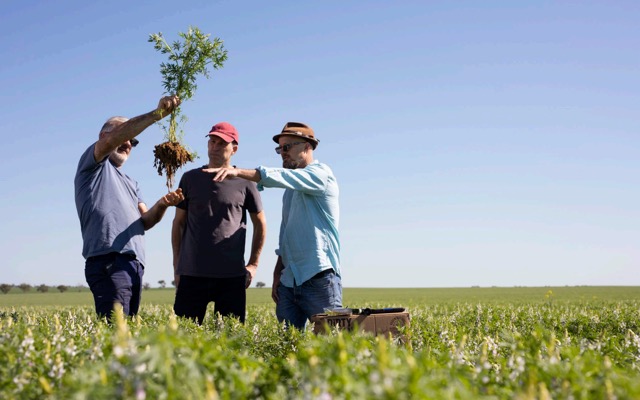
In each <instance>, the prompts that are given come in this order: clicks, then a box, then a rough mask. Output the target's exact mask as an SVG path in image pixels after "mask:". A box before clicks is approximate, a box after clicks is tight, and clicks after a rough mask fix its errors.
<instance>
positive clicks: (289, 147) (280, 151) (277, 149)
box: [276, 142, 307, 154]
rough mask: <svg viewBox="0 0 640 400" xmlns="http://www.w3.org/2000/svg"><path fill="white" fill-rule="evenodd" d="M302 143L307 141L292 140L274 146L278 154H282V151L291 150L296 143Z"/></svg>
mask: <svg viewBox="0 0 640 400" xmlns="http://www.w3.org/2000/svg"><path fill="white" fill-rule="evenodd" d="M303 143H307V142H294V143H287V144H284V145H282V146H278V147H276V153H278V154H282V152H285V153H286V152H288V151H289V150H291V148H292V147H293V146H295V145H297V144H303Z"/></svg>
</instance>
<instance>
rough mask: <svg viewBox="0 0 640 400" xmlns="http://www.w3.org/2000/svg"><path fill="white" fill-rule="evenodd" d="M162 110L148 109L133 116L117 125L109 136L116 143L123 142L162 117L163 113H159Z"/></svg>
mask: <svg viewBox="0 0 640 400" xmlns="http://www.w3.org/2000/svg"><path fill="white" fill-rule="evenodd" d="M161 112H162V110H153V111H149V112H148V113H146V114H142V115H138V116H137V117H133V118H131V119H129V120H127V121H126V122H124V123H122V124H120V125H118V126H117V127H116V128H115V129H114V130H113V131H112V135H111V137H112V138H113V139H112V140H113V141H114V142H116V143H124V142H126V141H127V140H131V139H132V138H134V137H136V136H138V135H139V134H140V133H141V132H142V131H144V130H145V129H147V128H148V127H149V126H151V125H152V124H154V123H155V122H157V121H159V120H161V119H162V117H163V116H164V115H162V114H161Z"/></svg>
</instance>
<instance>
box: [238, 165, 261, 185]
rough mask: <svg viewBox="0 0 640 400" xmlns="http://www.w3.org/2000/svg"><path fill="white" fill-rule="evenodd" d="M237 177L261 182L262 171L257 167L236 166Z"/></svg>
mask: <svg viewBox="0 0 640 400" xmlns="http://www.w3.org/2000/svg"><path fill="white" fill-rule="evenodd" d="M235 170H236V172H237V175H236V176H237V177H238V178H242V179H246V180H248V181H253V182H260V179H261V177H260V172H259V171H258V170H257V169H242V168H236V169H235Z"/></svg>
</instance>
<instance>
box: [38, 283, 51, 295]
mask: <svg viewBox="0 0 640 400" xmlns="http://www.w3.org/2000/svg"><path fill="white" fill-rule="evenodd" d="M36 290H37V291H38V292H40V293H47V292H48V291H49V286H47V285H45V284H44V283H43V284H42V285H40V286H38V287H37V288H36Z"/></svg>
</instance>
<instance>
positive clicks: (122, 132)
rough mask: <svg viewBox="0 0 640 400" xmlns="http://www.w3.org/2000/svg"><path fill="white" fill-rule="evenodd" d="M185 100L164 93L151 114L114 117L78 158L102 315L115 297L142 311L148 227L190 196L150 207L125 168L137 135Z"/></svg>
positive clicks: (89, 259)
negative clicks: (124, 170)
mask: <svg viewBox="0 0 640 400" xmlns="http://www.w3.org/2000/svg"><path fill="white" fill-rule="evenodd" d="M179 105H180V99H179V98H178V97H176V96H170V97H163V98H162V99H160V102H159V103H158V106H157V108H156V109H155V110H153V111H150V112H148V113H146V114H142V115H139V116H137V117H134V118H131V119H128V118H125V117H112V118H109V119H108V120H107V122H105V124H104V125H103V126H102V129H101V130H100V135H99V137H98V141H97V142H95V143H94V144H92V145H91V146H89V148H87V150H86V151H85V152H84V153H83V155H82V157H81V158H80V161H79V163H78V169H77V171H76V176H75V181H74V184H75V201H76V209H77V211H78V217H79V218H80V228H81V230H82V240H83V248H82V255H83V256H84V257H85V259H86V263H85V277H86V279H87V283H88V284H89V288H90V289H91V292H92V293H93V297H94V301H95V306H96V312H97V314H98V315H99V316H101V317H110V315H111V312H112V310H113V307H114V304H115V303H119V304H121V305H122V307H123V311H124V313H125V314H126V315H135V314H136V313H137V312H138V308H139V306H140V298H141V288H142V276H143V274H144V267H145V253H144V232H145V230H148V229H151V228H152V227H153V226H155V225H156V224H157V223H158V222H160V220H161V219H162V217H163V216H164V213H165V211H166V210H167V208H168V207H169V206H174V205H176V204H178V203H179V202H180V201H182V200H183V199H184V196H183V195H182V193H181V191H180V190H179V189H178V190H177V191H175V192H170V193H168V194H166V195H165V196H163V197H162V198H161V199H160V200H158V201H157V202H156V203H155V204H154V205H153V207H151V208H150V209H147V206H146V204H145V202H144V200H143V198H142V194H141V193H140V188H139V187H138V183H137V182H136V181H135V180H133V179H131V178H130V177H129V176H127V175H126V174H125V173H124V172H122V169H121V167H122V166H123V165H124V163H125V162H126V161H127V159H128V158H129V155H130V153H131V150H132V149H133V147H135V146H136V145H137V144H138V140H137V139H136V138H135V137H136V136H138V135H139V134H140V133H141V132H142V131H143V130H145V129H146V128H147V127H149V126H150V125H151V124H153V123H154V122H156V121H158V120H160V119H161V118H164V117H165V116H167V115H169V114H170V113H171V112H172V111H173V110H174V109H175V108H176V107H178V106H179Z"/></svg>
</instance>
